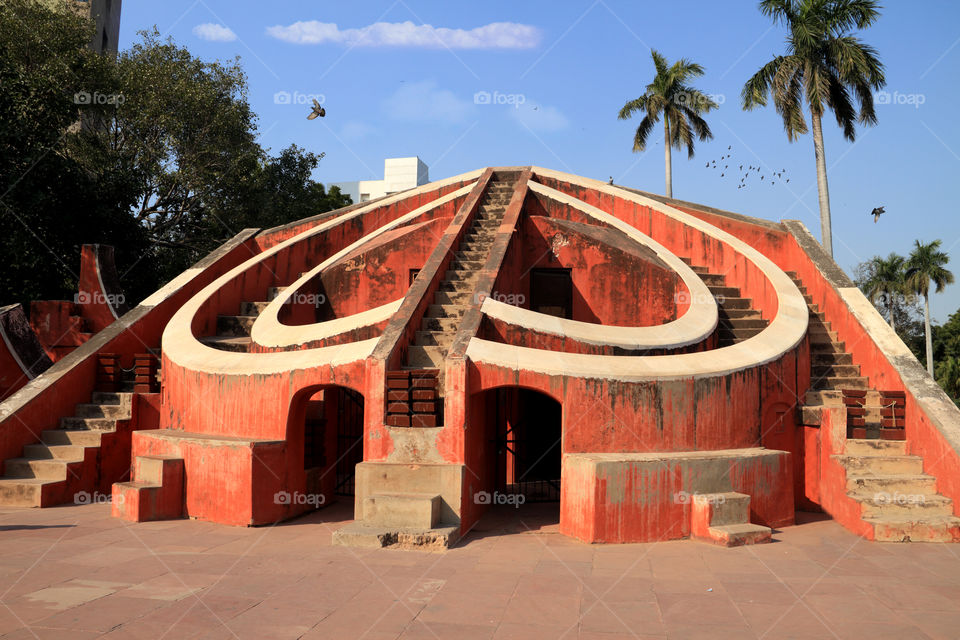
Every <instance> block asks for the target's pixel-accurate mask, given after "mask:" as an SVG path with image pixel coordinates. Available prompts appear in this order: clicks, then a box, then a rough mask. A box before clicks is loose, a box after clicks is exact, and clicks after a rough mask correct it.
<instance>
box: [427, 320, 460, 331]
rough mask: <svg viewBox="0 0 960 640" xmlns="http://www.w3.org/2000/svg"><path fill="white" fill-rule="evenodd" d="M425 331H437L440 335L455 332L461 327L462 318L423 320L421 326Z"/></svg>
mask: <svg viewBox="0 0 960 640" xmlns="http://www.w3.org/2000/svg"><path fill="white" fill-rule="evenodd" d="M420 326H421V328H422V329H423V331H436V332H439V333H448V332H455V331H456V330H457V327H458V326H460V318H429V317H426V318H424V319H423V322H422V323H421V324H420Z"/></svg>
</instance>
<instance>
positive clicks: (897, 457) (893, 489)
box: [833, 439, 960, 542]
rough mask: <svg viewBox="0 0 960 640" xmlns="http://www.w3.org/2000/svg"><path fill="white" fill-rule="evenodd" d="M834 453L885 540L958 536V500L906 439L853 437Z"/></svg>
mask: <svg viewBox="0 0 960 640" xmlns="http://www.w3.org/2000/svg"><path fill="white" fill-rule="evenodd" d="M833 458H834V459H835V460H836V461H837V462H839V463H840V464H841V465H842V466H843V468H844V469H845V470H846V481H847V486H846V489H847V496H848V497H849V498H850V499H851V500H854V501H855V502H857V503H859V505H860V510H861V511H860V513H861V518H862V519H863V521H864V522H866V523H868V524H869V525H871V526H872V527H873V532H874V539H875V540H877V541H880V542H957V541H960V518H957V517H955V516H954V515H953V501H952V500H951V499H950V498H948V497H946V496H944V495H941V494H940V493H937V490H936V478H934V477H933V476H930V475H927V474H925V473H924V472H923V458H921V457H920V456H912V455H907V445H906V442H904V441H892V440H881V439H870V440H860V439H849V440H847V442H846V447H845V448H844V452H843V454H840V455H835V456H833Z"/></svg>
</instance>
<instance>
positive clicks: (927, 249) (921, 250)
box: [906, 240, 953, 376]
mask: <svg viewBox="0 0 960 640" xmlns="http://www.w3.org/2000/svg"><path fill="white" fill-rule="evenodd" d="M940 245H941V241H940V240H934V241H933V242H928V243H926V244H924V243H922V242H920V241H919V240H917V241H916V242H915V244H914V247H913V251H912V252H911V253H910V257H909V258H908V259H907V271H906V286H907V288H908V290H910V291H912V292H913V293H916V294H917V295H921V296H923V322H924V335H925V337H926V354H927V372H928V373H929V374H930V375H931V376H933V374H934V371H933V336H932V334H931V332H930V283H931V282H932V283H933V286H934V290H935V291H936V292H937V293H941V292H942V291H943V289H944V287H946V286H947V285H948V284H952V283H953V273H951V272H950V271H949V270H948V269H947V268H946V266H947V263H949V262H950V257H949V256H948V255H947V254H946V252H944V251H941V250H940Z"/></svg>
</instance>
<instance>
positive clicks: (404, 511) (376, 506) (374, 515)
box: [363, 493, 442, 529]
mask: <svg viewBox="0 0 960 640" xmlns="http://www.w3.org/2000/svg"><path fill="white" fill-rule="evenodd" d="M441 502H442V500H441V498H440V496H439V494H432V495H431V494H424V493H406V494H404V493H377V494H374V495H371V496H367V497H366V498H364V500H363V522H364V523H365V524H368V525H371V526H378V527H406V528H413V529H432V528H434V527H435V526H437V523H438V522H439V520H440V504H441Z"/></svg>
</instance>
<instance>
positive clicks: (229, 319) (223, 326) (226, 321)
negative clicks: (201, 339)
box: [217, 316, 257, 337]
mask: <svg viewBox="0 0 960 640" xmlns="http://www.w3.org/2000/svg"><path fill="white" fill-rule="evenodd" d="M256 319H257V316H217V335H221V336H239V337H242V336H249V335H250V331H252V330H253V323H254V322H255V321H256Z"/></svg>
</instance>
